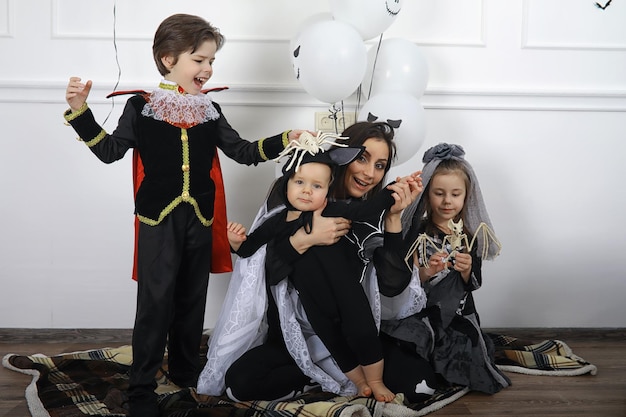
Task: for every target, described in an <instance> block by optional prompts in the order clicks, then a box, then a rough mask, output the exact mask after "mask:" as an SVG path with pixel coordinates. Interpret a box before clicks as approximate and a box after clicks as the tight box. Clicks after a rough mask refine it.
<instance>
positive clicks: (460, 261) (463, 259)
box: [454, 252, 472, 282]
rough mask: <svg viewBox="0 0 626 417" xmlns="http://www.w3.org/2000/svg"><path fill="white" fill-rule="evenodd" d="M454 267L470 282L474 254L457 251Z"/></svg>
mask: <svg viewBox="0 0 626 417" xmlns="http://www.w3.org/2000/svg"><path fill="white" fill-rule="evenodd" d="M454 269H455V270H456V271H459V272H460V273H461V277H463V280H464V281H465V282H468V281H469V277H470V274H471V272H472V255H470V254H469V253H460V252H457V254H456V255H454Z"/></svg>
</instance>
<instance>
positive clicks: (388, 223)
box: [385, 171, 424, 233]
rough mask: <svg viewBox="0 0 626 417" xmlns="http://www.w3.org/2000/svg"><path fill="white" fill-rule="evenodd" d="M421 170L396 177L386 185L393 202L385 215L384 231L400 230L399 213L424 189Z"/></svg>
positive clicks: (396, 231)
mask: <svg viewBox="0 0 626 417" xmlns="http://www.w3.org/2000/svg"><path fill="white" fill-rule="evenodd" d="M421 174H422V171H417V172H414V173H413V174H411V175H408V176H406V177H402V178H401V177H397V178H396V182H395V183H393V184H390V185H388V186H387V188H388V189H389V190H391V191H393V194H392V197H393V198H394V200H395V203H394V205H393V206H391V208H390V209H389V210H388V211H387V214H386V215H385V231H387V232H391V233H399V232H401V231H402V223H401V218H400V216H401V214H402V211H403V210H404V209H405V208H407V207H408V206H410V205H411V204H412V203H413V202H414V201H415V200H416V199H417V197H418V196H419V194H420V193H421V192H422V191H423V190H424V186H423V185H422V177H421Z"/></svg>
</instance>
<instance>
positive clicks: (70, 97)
mask: <svg viewBox="0 0 626 417" xmlns="http://www.w3.org/2000/svg"><path fill="white" fill-rule="evenodd" d="M91 85H92V82H91V80H89V81H87V82H86V83H85V84H83V83H82V82H81V79H80V78H79V77H71V78H70V81H69V82H68V83H67V89H66V90H65V101H67V104H69V106H70V109H72V111H73V112H76V111H78V110H80V108H81V107H83V104H85V102H86V101H87V96H88V95H89V92H90V91H91Z"/></svg>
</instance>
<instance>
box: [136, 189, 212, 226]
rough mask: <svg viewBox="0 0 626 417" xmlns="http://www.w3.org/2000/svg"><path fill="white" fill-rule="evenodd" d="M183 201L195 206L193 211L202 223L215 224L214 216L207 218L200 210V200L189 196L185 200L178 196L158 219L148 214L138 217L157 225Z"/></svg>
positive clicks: (144, 221) (149, 224)
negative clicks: (147, 215)
mask: <svg viewBox="0 0 626 417" xmlns="http://www.w3.org/2000/svg"><path fill="white" fill-rule="evenodd" d="M181 203H189V204H191V205H192V206H193V211H194V212H195V213H196V216H198V220H200V223H202V225H203V226H206V227H209V226H211V225H212V224H213V217H212V218H210V219H208V220H207V219H206V218H205V217H204V216H203V215H202V213H201V212H200V206H198V202H197V201H196V199H195V198H193V197H189V198H187V199H186V200H184V199H183V197H182V196H180V197H176V198H175V199H174V201H172V202H171V203H169V204H168V205H167V206H165V208H164V209H163V211H162V212H161V213H160V214H159V218H158V219H156V220H154V219H151V218H149V217H146V216H142V215H141V214H138V215H137V217H138V218H139V221H140V222H142V223H145V224H147V225H148V226H156V225H158V224H159V223H161V222H162V221H163V219H164V218H166V217H167V215H168V214H170V213H171V212H172V211H173V210H174V209H175V208H176V207H177V206H178V205H179V204H181Z"/></svg>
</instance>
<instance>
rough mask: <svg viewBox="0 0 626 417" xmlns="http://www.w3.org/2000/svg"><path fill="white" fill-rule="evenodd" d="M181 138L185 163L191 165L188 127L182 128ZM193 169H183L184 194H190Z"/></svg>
mask: <svg viewBox="0 0 626 417" xmlns="http://www.w3.org/2000/svg"><path fill="white" fill-rule="evenodd" d="M180 139H181V143H182V144H183V165H186V166H188V167H189V140H188V139H189V135H188V134H187V129H185V128H181V129H180ZM190 173H191V169H188V170H186V171H183V195H185V194H187V195H189V187H190V184H191V174H190Z"/></svg>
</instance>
